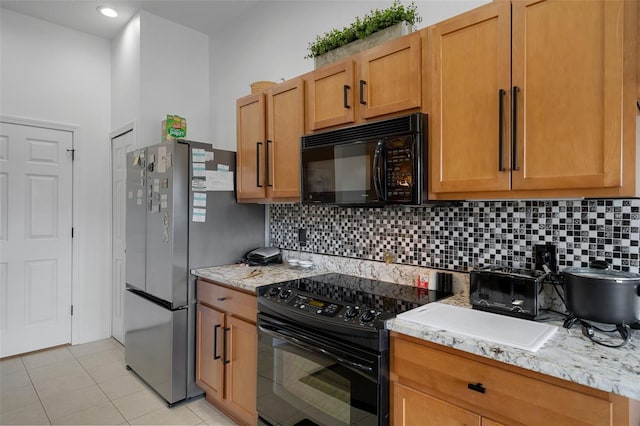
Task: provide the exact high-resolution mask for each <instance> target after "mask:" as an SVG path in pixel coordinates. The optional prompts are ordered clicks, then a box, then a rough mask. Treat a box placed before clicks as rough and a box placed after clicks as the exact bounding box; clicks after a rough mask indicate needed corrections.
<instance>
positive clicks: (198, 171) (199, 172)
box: [193, 163, 206, 177]
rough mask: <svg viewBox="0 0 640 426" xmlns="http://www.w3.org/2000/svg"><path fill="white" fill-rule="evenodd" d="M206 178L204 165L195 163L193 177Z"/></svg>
mask: <svg viewBox="0 0 640 426" xmlns="http://www.w3.org/2000/svg"><path fill="white" fill-rule="evenodd" d="M203 176H206V169H205V166H204V163H193V177H203Z"/></svg>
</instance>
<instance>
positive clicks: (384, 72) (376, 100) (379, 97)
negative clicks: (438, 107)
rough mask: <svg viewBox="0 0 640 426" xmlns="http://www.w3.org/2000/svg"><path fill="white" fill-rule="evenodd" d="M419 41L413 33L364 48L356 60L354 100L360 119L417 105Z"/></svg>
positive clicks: (419, 99) (419, 71)
mask: <svg viewBox="0 0 640 426" xmlns="http://www.w3.org/2000/svg"><path fill="white" fill-rule="evenodd" d="M421 62H422V52H421V40H420V34H419V33H414V34H411V35H409V36H406V37H402V38H398V39H396V40H393V41H390V42H388V43H385V44H383V45H382V46H379V47H377V48H373V49H370V50H368V51H367V52H366V53H364V54H363V56H362V57H361V59H360V60H359V70H360V78H359V80H358V103H359V104H360V108H361V111H362V117H363V118H372V117H378V116H381V115H385V114H390V113H394V112H398V111H403V110H407V109H411V108H419V107H420V105H421V99H422V92H421V89H420V87H421V85H420V82H421Z"/></svg>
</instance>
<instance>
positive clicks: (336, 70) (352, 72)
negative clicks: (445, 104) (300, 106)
mask: <svg viewBox="0 0 640 426" xmlns="http://www.w3.org/2000/svg"><path fill="white" fill-rule="evenodd" d="M421 44H422V43H421V36H420V33H412V34H409V35H407V36H404V37H401V38H398V39H395V40H392V41H390V42H387V43H384V44H382V45H380V46H377V47H374V48H372V49H368V50H366V51H365V52H363V53H361V54H358V55H355V56H352V57H349V58H347V59H344V60H342V61H339V62H336V63H333V64H329V65H327V66H325V67H322V68H319V69H318V70H316V71H314V72H311V73H309V74H308V75H307V76H306V77H307V112H308V128H309V130H310V131H314V130H320V129H325V128H328V127H333V126H338V125H342V124H350V123H358V122H363V121H365V120H366V119H370V118H376V117H380V116H384V115H388V114H393V113H396V112H399V111H405V110H410V109H414V108H420V106H421V104H422V92H421V64H422V53H421Z"/></svg>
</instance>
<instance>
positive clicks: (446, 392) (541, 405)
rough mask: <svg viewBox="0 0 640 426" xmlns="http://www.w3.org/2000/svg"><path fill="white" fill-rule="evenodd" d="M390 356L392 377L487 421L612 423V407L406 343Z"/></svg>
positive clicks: (395, 346)
mask: <svg viewBox="0 0 640 426" xmlns="http://www.w3.org/2000/svg"><path fill="white" fill-rule="evenodd" d="M391 350H392V357H391V360H392V361H391V370H392V375H393V376H394V377H395V376H397V379H398V380H399V381H400V382H401V383H405V384H406V385H408V386H411V387H413V388H415V389H418V390H421V391H424V392H425V393H429V394H432V395H434V396H436V397H439V398H441V399H443V400H446V401H449V402H451V403H453V404H455V405H458V406H460V407H464V408H467V409H470V410H472V411H475V412H478V413H481V414H482V415H488V416H490V417H494V418H498V419H499V418H508V419H511V420H512V421H515V422H520V423H522V424H559V425H560V424H561V425H565V426H568V425H607V424H610V422H611V416H612V404H611V402H609V401H607V400H604V399H600V398H597V397H595V396H592V395H588V394H584V393H581V392H577V391H575V390H572V389H568V388H564V387H561V386H557V385H554V384H551V383H548V382H544V381H541V380H537V379H534V378H531V377H528V376H524V375H521V374H518V373H514V372H512V371H507V370H503V369H501V368H499V367H495V366H492V365H488V364H484V363H482V362H477V361H473V360H470V359H467V358H463V357H461V356H457V355H454V354H451V353H448V352H444V351H440V350H437V349H433V348H430V347H426V346H422V345H419V344H416V343H413V342H409V341H406V340H404V339H402V338H397V337H394V338H393V339H392V348H391ZM479 384H481V385H479ZM469 385H471V387H472V388H476V389H477V390H473V389H470V387H469ZM482 389H484V393H482V392H480V390H482Z"/></svg>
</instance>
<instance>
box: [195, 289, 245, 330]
mask: <svg viewBox="0 0 640 426" xmlns="http://www.w3.org/2000/svg"><path fill="white" fill-rule="evenodd" d="M198 302H200V303H203V304H205V305H209V306H211V307H214V308H217V309H219V310H222V311H224V312H226V313H228V314H230V315H233V316H236V317H241V318H245V319H247V320H249V321H251V322H254V323H255V322H256V315H257V311H258V302H257V300H256V296H253V295H251V294H247V293H244V292H241V291H238V290H234V289H232V288H229V287H224V286H222V285H218V284H215V283H213V282H210V281H205V280H198Z"/></svg>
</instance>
